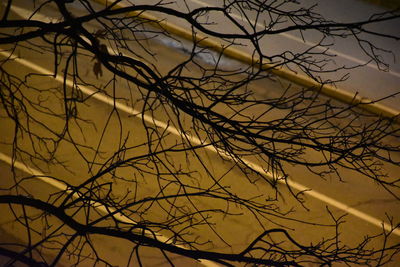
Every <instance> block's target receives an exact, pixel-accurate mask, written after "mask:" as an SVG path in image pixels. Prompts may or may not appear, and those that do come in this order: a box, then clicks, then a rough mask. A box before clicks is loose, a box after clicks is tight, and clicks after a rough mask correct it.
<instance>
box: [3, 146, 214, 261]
mask: <svg viewBox="0 0 400 267" xmlns="http://www.w3.org/2000/svg"><path fill="white" fill-rule="evenodd" d="M0 160H1V161H4V162H5V163H7V164H9V165H13V166H14V167H15V168H17V169H19V170H20V171H23V172H25V173H28V174H30V175H33V176H36V177H35V178H36V179H39V180H41V181H43V182H45V183H47V184H49V185H51V186H53V187H55V188H57V189H58V190H60V191H66V193H71V190H70V189H68V187H67V185H66V184H64V183H62V182H60V181H58V180H56V179H54V178H52V177H48V176H47V175H45V174H43V173H42V172H40V171H38V170H36V169H34V168H32V167H30V166H27V165H26V164H24V163H22V162H20V161H13V160H12V158H11V157H9V156H7V155H6V154H4V153H2V152H0ZM72 197H73V198H75V199H76V198H79V193H74V194H73V195H72ZM90 204H91V206H92V207H94V208H95V209H97V210H99V211H100V212H101V213H103V214H104V215H107V214H111V213H114V214H113V215H112V216H113V218H114V219H116V220H118V221H120V222H124V223H130V224H136V222H135V221H134V220H132V219H130V218H129V217H127V216H125V215H124V214H122V213H120V212H116V209H114V208H112V207H107V206H106V205H104V204H102V203H99V202H97V201H92V203H90ZM145 234H146V235H148V236H150V237H153V238H154V237H155V238H156V240H158V241H160V242H163V243H166V244H172V240H171V239H170V238H168V237H166V236H164V235H160V234H154V233H152V232H150V231H148V230H145ZM174 246H176V247H180V248H184V249H187V248H186V247H184V246H181V245H175V244H174ZM199 261H200V263H201V264H203V265H204V266H207V267H219V265H218V264H216V263H214V262H212V261H209V260H203V259H199Z"/></svg>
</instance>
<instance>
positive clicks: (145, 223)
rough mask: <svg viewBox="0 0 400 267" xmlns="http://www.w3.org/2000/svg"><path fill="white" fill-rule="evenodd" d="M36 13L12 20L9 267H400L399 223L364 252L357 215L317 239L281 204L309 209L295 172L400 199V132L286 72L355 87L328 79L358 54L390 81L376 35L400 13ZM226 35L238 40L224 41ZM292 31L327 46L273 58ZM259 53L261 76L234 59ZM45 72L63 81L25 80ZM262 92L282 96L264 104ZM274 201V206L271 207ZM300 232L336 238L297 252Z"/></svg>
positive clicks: (87, 8) (50, 4)
mask: <svg viewBox="0 0 400 267" xmlns="http://www.w3.org/2000/svg"><path fill="white" fill-rule="evenodd" d="M23 2H24V1H22V2H21V1H16V0H8V1H6V2H5V3H4V6H3V11H2V14H1V20H0V28H1V33H0V44H1V50H2V53H3V54H2V59H1V64H0V75H1V79H0V86H1V90H0V99H1V109H0V111H1V123H2V126H1V129H2V132H3V133H4V136H3V137H2V139H1V141H2V143H1V151H2V152H4V153H5V154H8V155H10V157H11V159H10V163H11V166H12V168H11V171H10V172H6V171H5V175H4V176H3V177H2V178H1V179H2V180H3V181H2V188H1V194H0V205H1V210H2V213H3V211H4V214H8V215H9V216H8V217H7V216H5V219H4V220H3V221H2V223H3V225H6V224H7V225H12V227H13V229H14V230H15V236H16V237H18V238H15V239H13V238H9V239H7V238H5V236H4V239H3V238H0V242H1V244H0V255H3V256H4V257H5V258H7V260H6V261H5V264H6V265H14V264H20V263H23V264H26V265H29V266H47V265H51V266H58V265H59V264H60V265H62V264H71V265H73V264H74V265H79V266H86V265H97V264H99V265H113V264H116V263H115V262H121V261H124V262H125V264H127V265H128V266H137V265H138V266H142V265H147V264H149V265H151V264H155V263H154V257H158V258H159V259H158V260H159V261H158V264H160V262H164V263H165V264H170V265H174V264H177V265H179V264H180V262H181V261H184V259H185V258H188V259H193V260H196V261H197V260H201V261H202V262H203V263H205V264H210V262H215V263H218V264H221V265H227V266H231V265H235V264H239V263H240V264H249V265H253V264H255V265H272V266H301V265H307V264H315V265H327V266H330V265H333V264H335V263H343V264H347V265H352V264H360V265H373V266H380V265H385V264H386V263H389V262H391V260H392V259H393V258H394V257H396V255H397V254H398V252H399V249H400V243H399V242H395V241H394V242H393V241H391V240H390V238H391V236H392V231H394V230H395V228H396V227H398V225H397V224H396V222H395V221H393V220H390V222H391V223H392V225H391V227H392V229H387V228H384V229H383V231H382V234H380V235H377V236H366V237H365V238H364V239H363V240H360V241H359V243H358V244H354V245H353V246H347V245H346V244H344V243H343V242H342V241H341V239H340V238H341V235H340V233H341V225H342V223H343V222H344V219H343V218H344V216H337V215H335V214H334V213H333V212H331V210H330V209H327V211H326V215H327V217H328V218H330V219H329V221H330V222H329V223H325V224H323V223H321V224H317V223H315V222H312V221H309V220H307V219H304V220H303V219H301V220H300V219H295V218H294V217H292V214H293V213H294V212H293V211H292V210H291V209H283V208H282V207H281V203H283V202H284V200H285V201H290V200H288V198H290V199H292V200H295V201H296V202H297V203H300V204H301V205H302V206H303V207H304V208H305V209H307V202H305V200H304V195H303V193H304V192H302V191H301V192H298V190H297V188H293V187H292V186H291V183H290V177H291V176H293V172H292V171H291V170H293V166H294V167H296V168H298V169H306V170H307V171H308V172H309V173H310V174H317V175H319V176H320V177H321V178H325V177H328V176H329V177H334V178H335V179H344V178H343V177H342V173H343V172H348V171H351V172H352V173H358V174H361V175H362V176H363V177H365V178H366V179H372V180H374V181H375V182H376V184H377V185H376V186H380V187H382V188H384V189H385V190H386V191H387V192H388V194H390V195H391V196H393V197H394V198H395V199H397V200H400V199H399V179H398V178H391V177H390V176H388V175H387V172H386V170H387V167H388V166H389V167H391V168H399V165H400V159H399V150H400V146H399V143H398V142H396V141H393V140H396V138H399V135H400V132H399V127H398V124H396V121H398V118H396V117H393V118H386V117H382V116H379V115H376V114H371V113H368V112H365V111H363V109H362V107H363V105H365V103H359V102H354V104H352V105H348V104H343V103H339V102H337V101H334V100H331V99H329V98H327V97H324V96H322V95H321V94H320V92H319V90H318V88H317V90H316V88H303V87H299V86H295V85H293V84H291V83H289V82H287V81H284V80H281V79H279V78H277V77H275V76H273V75H271V72H269V70H275V69H278V68H280V67H285V68H288V69H293V70H295V71H297V72H300V73H303V74H306V75H307V76H308V77H310V78H312V79H313V80H315V81H317V82H319V83H321V86H323V85H324V84H327V83H329V84H332V83H339V82H340V81H342V80H343V79H345V78H346V76H341V77H336V78H335V79H330V80H325V79H324V78H323V76H322V75H323V74H326V73H331V74H333V75H335V74H336V73H338V71H341V70H344V69H345V67H344V66H338V65H334V64H331V63H332V62H333V60H334V57H333V56H332V55H330V53H329V50H328V48H329V47H330V46H331V45H332V43H333V42H332V40H333V41H335V40H337V39H340V38H350V37H351V38H352V39H353V40H354V42H355V43H356V44H358V45H359V47H360V49H361V50H362V51H363V52H364V53H365V55H366V56H368V57H369V59H370V61H371V62H374V63H375V64H377V65H378V66H379V67H386V65H385V64H386V63H385V62H384V61H382V58H381V54H382V53H390V51H386V50H384V48H380V47H377V46H376V45H375V44H374V43H372V42H371V41H370V39H369V37H370V36H376V37H380V38H383V39H391V40H396V41H398V40H399V39H400V36H399V35H390V34H386V33H383V32H377V31H374V30H373V28H371V27H370V26H371V25H372V26H373V25H376V24H378V23H382V22H387V21H394V20H396V19H397V20H398V19H399V14H398V13H397V12H395V11H392V12H385V13H381V14H374V15H373V16H370V17H368V18H366V19H365V20H360V21H355V22H351V23H342V22H337V21H332V20H327V19H325V18H324V17H322V16H321V15H320V14H318V13H317V12H316V11H315V6H311V7H306V6H302V5H300V3H298V2H297V1H290V0H282V1H275V0H273V1H237V0H231V1H221V3H219V4H216V5H215V6H207V7H203V8H195V9H189V6H188V3H185V1H181V2H179V4H181V7H182V6H183V8H180V9H179V8H177V7H176V6H177V5H176V4H174V3H167V2H164V1H160V2H158V3H157V4H155V5H141V4H137V3H135V1H111V2H109V4H108V5H102V4H98V3H96V2H94V1H89V0H72V1H66V0H65V1H61V0H57V1H56V0H48V1H30V2H29V3H26V1H25V3H24V4H25V5H29V7H28V8H29V9H30V10H31V13H30V14H29V15H30V16H28V18H26V16H25V17H20V16H19V15H18V14H15V12H14V11H13V8H14V10H15V7H18V6H21V3H23ZM143 12H153V13H152V14H154V15H157V16H156V17H152V16H149V15H146V14H148V13H146V14H144V13H143ZM40 14H46V15H47V16H48V19H49V20H50V21H46V20H44V19H41V18H38V16H40ZM234 14H236V17H235V16H234ZM20 15H21V14H20ZM238 15H239V16H241V17H242V18H244V19H243V21H242V22H239V20H238V19H237V16H238ZM35 16H36V17H35ZM164 17H167V18H168V19H172V20H174V19H175V20H178V21H179V22H180V23H182V24H185V25H186V26H190V27H189V28H191V30H192V38H193V39H192V41H191V42H189V41H187V40H183V39H179V37H176V36H174V35H173V33H170V32H168V30H167V29H166V28H165V22H164V20H163V19H160V18H164ZM215 18H222V19H223V23H226V25H228V24H229V25H230V26H231V27H233V29H235V30H232V31H229V32H227V31H226V29H228V27H227V28H223V29H221V27H220V26H218V25H215V24H214V23H213V22H214V19H215ZM259 22H260V23H263V24H264V27H263V28H261V29H260V28H259V27H258V26H257V25H256V24H255V23H259ZM219 25H220V24H219ZM285 32H296V33H300V34H303V33H304V34H306V33H307V34H308V33H310V32H311V33H313V34H314V35H315V36H317V37H318V38H319V42H317V43H316V44H315V45H314V46H312V47H309V48H307V49H305V50H301V51H295V50H293V51H285V50H282V51H280V52H279V53H276V54H269V53H267V52H266V51H264V49H263V48H262V45H261V44H260V42H261V41H262V39H263V38H267V37H269V36H275V35H278V34H280V33H285ZM199 35H203V36H204V38H206V39H201V38H200V39H199V38H198V37H199ZM210 38H219V40H220V42H221V44H222V45H223V46H222V48H221V51H222V52H215V51H212V50H210V49H209V48H210V47H209V45H208V43H207V42H208V40H209V39H210ZM165 42H169V43H170V44H173V45H175V46H176V48H178V49H176V50H175V52H171V53H175V54H174V56H175V57H176V62H167V61H165V60H163V57H164V56H165V55H163V54H161V52H160V50H159V49H162V47H163V45H165ZM242 45H247V47H251V49H252V51H253V54H252V58H253V60H252V62H251V64H248V65H244V64H239V63H238V62H235V61H233V60H230V59H228V58H226V57H225V56H224V53H223V52H224V50H228V49H231V48H235V47H238V46H239V47H240V46H242ZM160 47H161V48H160ZM321 48H322V49H321ZM7 55H8V56H7ZM30 56H33V57H34V58H36V59H38V60H39V61H40V62H42V63H43V64H44V65H47V67H48V68H49V69H50V70H51V73H48V72H47V73H46V72H45V71H43V68H37V67H36V69H35V67H32V66H31V65H29V64H25V63H24V62H26V61H24V60H25V58H28V57H30ZM24 64H25V67H28V68H29V69H28V70H25V69H24V68H25V67H21V66H23V65H24ZM49 64H50V65H49ZM332 77H334V76H332ZM259 81H262V82H263V83H268V82H271V83H272V82H273V81H275V82H274V86H277V85H280V88H276V90H275V92H256V91H254V90H253V86H256V84H257V82H259ZM339 84H340V83H339ZM132 125H134V126H132ZM5 154H4V155H5ZM216 155H217V157H216ZM254 162H257V165H255V164H254ZM216 165H218V166H216ZM26 166H31V167H30V168H28V167H26ZM257 166H261V169H260V168H259V167H257ZM21 170H22V171H23V173H21ZM221 170H222V171H221ZM238 174H239V175H238ZM234 175H236V176H234ZM233 178H235V179H233ZM261 184H263V185H264V187H263V188H264V189H265V188H267V189H268V190H265V191H262V192H260V191H259V190H257V189H258V188H259V187H260V186H261ZM266 184H267V185H268V186H265V185H266ZM280 184H283V185H285V186H284V187H282V186H281V185H280ZM264 189H263V190H264ZM284 192H289V194H286V193H284ZM285 194H286V196H285ZM288 195H289V196H288ZM388 217H389V219H390V218H391V217H390V215H388ZM10 218H11V219H10ZM231 218H235V219H236V218H241V219H239V220H247V221H252V222H256V223H257V224H258V225H257V229H258V232H257V233H253V235H252V236H250V237H249V238H248V239H247V240H242V244H243V243H246V242H247V243H246V244H245V245H244V246H243V245H242V246H233V244H231V243H230V241H229V240H228V239H227V234H226V231H227V230H226V229H224V226H223V225H224V224H225V222H226V221H228V220H230V219H231ZM293 222H295V223H299V224H305V225H311V226H313V227H317V226H318V227H322V228H327V229H329V231H331V232H329V233H331V235H330V236H328V237H327V236H325V237H324V236H322V235H321V236H318V240H317V242H315V240H314V242H313V243H312V238H311V237H310V238H309V239H308V236H307V235H306V236H304V237H303V238H301V240H298V239H297V238H296V237H294V236H293V234H292V233H291V231H289V229H291V227H290V226H289V225H290V223H293ZM10 227H11V226H10ZM224 231H225V232H224ZM240 231H241V230H240ZM231 235H232V233H231ZM375 240H379V247H377V246H375V245H374V246H372V245H371V244H372V242H375ZM107 243H108V244H111V243H115V244H117V245H116V246H118V247H119V249H120V254H122V255H125V258H124V259H120V258H118V259H116V258H110V257H109V255H111V254H112V255H114V254H113V253H112V251H109V250H108V251H103V250H102V246H103V245H104V244H107ZM374 244H375V243H374ZM148 255H152V257H153V259H149V258H148ZM177 256H179V257H177ZM146 261H149V262H150V263H146Z"/></svg>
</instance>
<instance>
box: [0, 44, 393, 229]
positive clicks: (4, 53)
mask: <svg viewBox="0 0 400 267" xmlns="http://www.w3.org/2000/svg"><path fill="white" fill-rule="evenodd" d="M0 54H1V55H2V56H4V57H11V56H12V55H11V54H10V53H9V52H7V51H0ZM13 60H14V61H15V62H17V63H20V64H21V65H24V66H26V67H28V68H30V69H33V70H35V71H37V72H39V73H42V74H48V75H51V73H52V72H51V71H50V70H47V69H45V68H42V67H40V66H38V65H37V64H35V63H33V62H30V61H28V60H25V59H21V58H15V57H14V58H13ZM55 79H56V80H57V81H59V82H60V83H63V77H61V76H57V77H56V78H55ZM66 82H67V85H68V86H72V85H73V82H72V81H71V80H69V79H68V80H67V81H66ZM79 89H80V90H81V91H82V92H83V93H84V94H86V95H90V96H91V97H92V98H95V99H97V100H98V101H100V102H103V103H105V104H107V105H110V106H112V107H114V104H115V107H116V108H118V109H119V110H121V111H123V112H126V113H127V114H129V115H131V116H134V117H137V118H139V119H143V120H144V121H145V122H147V123H151V124H153V125H155V126H157V127H160V128H162V129H165V131H168V132H170V133H172V134H174V135H177V136H183V137H185V138H186V139H187V140H188V141H189V142H191V143H192V144H195V145H207V143H206V142H205V141H202V140H200V139H198V138H197V137H194V136H191V135H189V134H186V133H184V132H182V131H180V130H178V129H176V128H174V127H172V126H171V125H168V124H167V123H165V122H162V121H159V120H156V119H155V118H153V117H151V116H148V115H146V114H143V115H142V114H141V112H140V111H138V110H135V109H133V108H131V107H129V106H127V105H125V104H122V103H121V102H119V101H116V100H114V99H113V98H111V97H109V96H106V95H103V94H100V93H99V92H96V91H94V90H92V89H90V88H88V87H85V86H79ZM204 148H205V149H207V150H209V151H212V152H215V153H219V154H220V155H223V156H224V157H226V158H228V159H231V160H233V161H237V159H235V158H234V157H232V156H231V155H230V154H229V153H227V152H226V151H223V150H220V149H217V148H215V147H214V146H212V145H210V144H209V145H207V146H205V147H204ZM242 161H243V163H244V164H246V166H247V167H249V168H251V169H252V170H254V171H256V172H258V173H260V174H263V175H264V176H265V177H266V178H268V179H271V180H272V179H274V176H273V174H272V173H271V172H266V171H265V170H264V169H263V168H262V167H261V166H260V165H257V164H255V163H253V162H250V161H248V160H245V159H243V160H242ZM278 182H280V183H283V184H285V183H286V182H287V184H288V185H289V186H291V187H292V188H294V189H296V190H299V191H304V194H305V195H309V196H311V197H313V198H315V199H318V200H320V201H322V202H325V203H326V204H328V205H330V206H333V207H336V208H338V209H340V210H342V211H344V212H346V213H349V214H352V215H353V216H355V217H357V218H359V219H361V220H364V221H366V222H368V223H370V224H373V225H375V226H377V227H379V228H382V227H383V228H384V229H385V230H386V231H391V230H392V227H391V225H389V224H388V223H386V222H385V221H383V220H379V219H377V218H375V217H373V216H371V215H369V214H367V213H364V212H362V211H360V210H357V209H355V208H352V207H350V206H348V205H346V204H344V203H342V202H340V201H338V200H335V199H333V198H331V197H328V196H326V195H324V194H322V193H319V192H318V191H316V190H309V188H307V187H306V186H304V185H302V184H300V183H297V182H295V181H292V180H289V179H287V180H286V181H285V180H284V179H278ZM305 190H306V191H305ZM393 234H395V235H397V236H400V228H397V229H394V230H393Z"/></svg>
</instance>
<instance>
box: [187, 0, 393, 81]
mask: <svg viewBox="0 0 400 267" xmlns="http://www.w3.org/2000/svg"><path fill="white" fill-rule="evenodd" d="M190 1H191V2H193V3H196V4H198V5H200V6H202V7H205V6H208V4H207V3H205V2H202V1H199V0H190ZM230 15H231V16H232V17H234V18H236V19H238V20H241V21H244V20H243V17H242V16H239V15H237V14H234V13H231V14H230ZM249 21H250V23H251V24H253V25H256V26H257V28H259V29H264V28H265V27H264V25H262V24H261V23H259V22H257V23H256V22H255V21H254V20H249ZM279 35H281V36H284V37H286V38H288V39H291V40H293V41H296V42H298V43H301V44H305V45H308V46H309V47H312V46H316V48H317V49H319V50H321V51H325V50H326V47H322V46H320V45H318V44H317V43H314V42H311V41H304V40H303V39H301V38H298V37H296V36H293V35H291V34H289V33H279ZM329 52H330V53H332V54H334V55H336V56H339V57H342V58H345V59H347V60H349V61H353V62H355V63H357V64H360V65H364V64H366V63H367V62H366V61H365V60H361V59H359V58H356V57H353V56H350V55H348V54H345V53H342V52H339V51H337V50H335V49H333V48H329ZM366 66H367V67H369V68H372V69H375V70H378V71H381V70H379V68H378V67H377V66H376V64H373V63H368V64H366ZM387 73H389V74H391V75H393V76H396V77H399V78H400V73H399V72H396V71H392V70H389V71H388V72H387Z"/></svg>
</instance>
